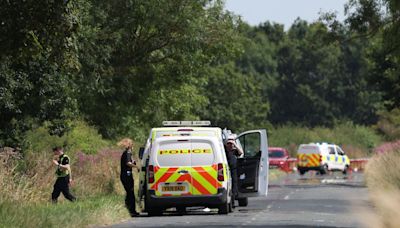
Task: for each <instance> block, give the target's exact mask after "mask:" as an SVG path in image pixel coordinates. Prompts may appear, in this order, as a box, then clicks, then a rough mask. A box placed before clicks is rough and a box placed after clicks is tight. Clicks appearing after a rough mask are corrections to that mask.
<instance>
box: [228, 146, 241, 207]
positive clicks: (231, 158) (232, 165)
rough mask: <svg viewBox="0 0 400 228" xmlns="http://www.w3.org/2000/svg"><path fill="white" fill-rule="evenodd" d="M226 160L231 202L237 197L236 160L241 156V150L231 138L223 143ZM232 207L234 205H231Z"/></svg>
mask: <svg viewBox="0 0 400 228" xmlns="http://www.w3.org/2000/svg"><path fill="white" fill-rule="evenodd" d="M225 152H226V158H227V159H228V165H229V169H230V172H231V177H232V201H233V202H235V199H236V198H237V197H238V194H239V190H238V175H237V158H238V157H240V156H242V155H243V150H242V149H241V148H240V147H238V146H237V145H236V141H235V139H233V138H229V139H228V140H227V141H226V143H225ZM233 205H235V204H234V203H233Z"/></svg>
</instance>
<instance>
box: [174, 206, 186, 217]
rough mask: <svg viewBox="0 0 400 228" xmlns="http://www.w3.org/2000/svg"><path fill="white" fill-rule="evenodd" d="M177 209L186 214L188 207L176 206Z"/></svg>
mask: <svg viewBox="0 0 400 228" xmlns="http://www.w3.org/2000/svg"><path fill="white" fill-rule="evenodd" d="M176 211H177V212H178V213H179V214H181V215H184V214H186V207H176Z"/></svg>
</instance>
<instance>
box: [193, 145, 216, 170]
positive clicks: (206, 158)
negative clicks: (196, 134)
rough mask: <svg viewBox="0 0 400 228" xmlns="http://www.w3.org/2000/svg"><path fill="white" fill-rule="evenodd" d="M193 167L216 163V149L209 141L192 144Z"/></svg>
mask: <svg viewBox="0 0 400 228" xmlns="http://www.w3.org/2000/svg"><path fill="white" fill-rule="evenodd" d="M191 155H192V166H205V165H212V164H213V163H214V149H213V147H212V144H211V142H209V141H193V142H192V154H191Z"/></svg>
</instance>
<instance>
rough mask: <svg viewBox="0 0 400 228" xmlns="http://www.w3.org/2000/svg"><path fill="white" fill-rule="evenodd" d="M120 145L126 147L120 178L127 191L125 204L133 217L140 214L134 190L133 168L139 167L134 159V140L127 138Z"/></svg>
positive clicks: (122, 156)
mask: <svg viewBox="0 0 400 228" xmlns="http://www.w3.org/2000/svg"><path fill="white" fill-rule="evenodd" d="M118 146H122V147H124V148H125V149H124V151H123V153H122V155H121V174H120V179H121V182H122V185H123V186H124V189H125V191H126V197H125V206H126V207H127V208H128V211H129V213H130V215H131V216H132V217H134V216H138V215H139V213H137V212H136V203H135V194H134V191H133V187H134V180H133V173H132V168H137V166H136V162H135V161H134V160H133V159H132V147H133V141H132V140H131V139H128V138H125V139H123V140H121V141H120V142H119V143H118Z"/></svg>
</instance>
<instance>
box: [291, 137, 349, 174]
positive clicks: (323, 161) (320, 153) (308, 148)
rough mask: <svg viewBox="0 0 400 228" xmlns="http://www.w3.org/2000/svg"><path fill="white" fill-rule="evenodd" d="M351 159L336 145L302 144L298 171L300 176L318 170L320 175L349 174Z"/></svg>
mask: <svg viewBox="0 0 400 228" xmlns="http://www.w3.org/2000/svg"><path fill="white" fill-rule="evenodd" d="M349 166H350V159H349V158H348V157H347V155H346V154H345V153H344V151H343V150H342V148H340V147H339V146H337V145H335V144H328V143H309V144H301V145H300V146H299V149H298V151H297V169H298V171H299V173H300V175H303V174H304V173H306V172H307V171H309V170H317V171H319V172H320V174H326V173H327V172H328V171H342V172H343V174H346V173H347V170H348V168H349Z"/></svg>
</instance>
